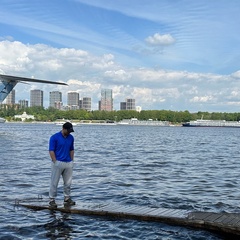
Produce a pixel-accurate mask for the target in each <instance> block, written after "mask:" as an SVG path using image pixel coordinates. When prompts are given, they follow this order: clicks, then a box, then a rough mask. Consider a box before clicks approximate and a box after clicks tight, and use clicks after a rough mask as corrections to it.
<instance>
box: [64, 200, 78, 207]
mask: <svg viewBox="0 0 240 240" xmlns="http://www.w3.org/2000/svg"><path fill="white" fill-rule="evenodd" d="M63 204H64V205H67V206H73V205H75V204H76V202H74V201H73V200H72V199H71V198H65V199H64V202H63Z"/></svg>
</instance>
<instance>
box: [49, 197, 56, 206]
mask: <svg viewBox="0 0 240 240" xmlns="http://www.w3.org/2000/svg"><path fill="white" fill-rule="evenodd" d="M49 207H50V208H57V204H56V202H55V200H54V199H51V200H50V202H49Z"/></svg>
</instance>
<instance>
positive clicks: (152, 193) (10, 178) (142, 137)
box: [0, 123, 240, 239]
mask: <svg viewBox="0 0 240 240" xmlns="http://www.w3.org/2000/svg"><path fill="white" fill-rule="evenodd" d="M60 128H61V127H59V126H56V125H53V124H20V123H18V124H13V123H12V124H10V123H6V124H4V125H3V127H2V128H1V131H0V150H1V158H0V161H1V168H0V188H1V198H0V209H1V215H0V223H1V225H0V237H1V239H81V238H82V239H84V238H90V239H224V238H223V237H222V236H218V235H214V234H212V233H209V232H205V231H199V230H193V229H188V228H182V227H177V226H168V225H165V224H161V223H151V222H139V221H133V220H117V219H109V218H101V217H89V216H80V215H74V214H63V213H59V212H50V211H47V210H44V211H31V210H28V209H24V208H22V207H19V206H15V205H14V201H15V199H30V198H36V197H37V196H38V195H39V194H40V195H43V196H44V197H46V198H47V196H48V189H49V176H50V158H49V156H48V140H49V137H50V135H51V134H53V133H55V132H56V131H60ZM73 135H74V137H75V155H76V158H75V165H74V180H73V190H72V196H73V198H74V200H76V201H77V202H92V203H102V202H108V203H113V202H114V203H116V202H117V203H120V204H123V205H124V204H127V205H129V204H132V205H137V206H140V205H141V206H151V207H166V208H175V209H176V208H177V209H187V210H189V211H191V210H207V211H215V212H221V211H227V212H239V210H240V209H239V206H238V204H239V196H240V194H239V191H238V190H239V187H238V186H239V177H238V176H239V172H240V167H239V164H238V159H239V147H238V140H239V136H240V129H226V128H181V127H149V126H94V125H93V126H89V125H88V126H75V132H74V133H73ZM58 190H59V191H58V198H57V201H58V202H61V201H63V194H62V182H61V181H60V184H59V189H58Z"/></svg>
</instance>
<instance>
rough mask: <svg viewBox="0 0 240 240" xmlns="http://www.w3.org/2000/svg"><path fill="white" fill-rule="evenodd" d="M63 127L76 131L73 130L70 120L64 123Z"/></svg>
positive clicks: (69, 130)
mask: <svg viewBox="0 0 240 240" xmlns="http://www.w3.org/2000/svg"><path fill="white" fill-rule="evenodd" d="M63 128H64V129H67V130H68V132H74V130H73V125H72V124H71V123H70V122H66V123H64V124H63Z"/></svg>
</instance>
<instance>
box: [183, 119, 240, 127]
mask: <svg viewBox="0 0 240 240" xmlns="http://www.w3.org/2000/svg"><path fill="white" fill-rule="evenodd" d="M182 126H183V127H240V122H237V121H226V120H204V119H197V120H194V121H189V122H186V123H183V124H182Z"/></svg>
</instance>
